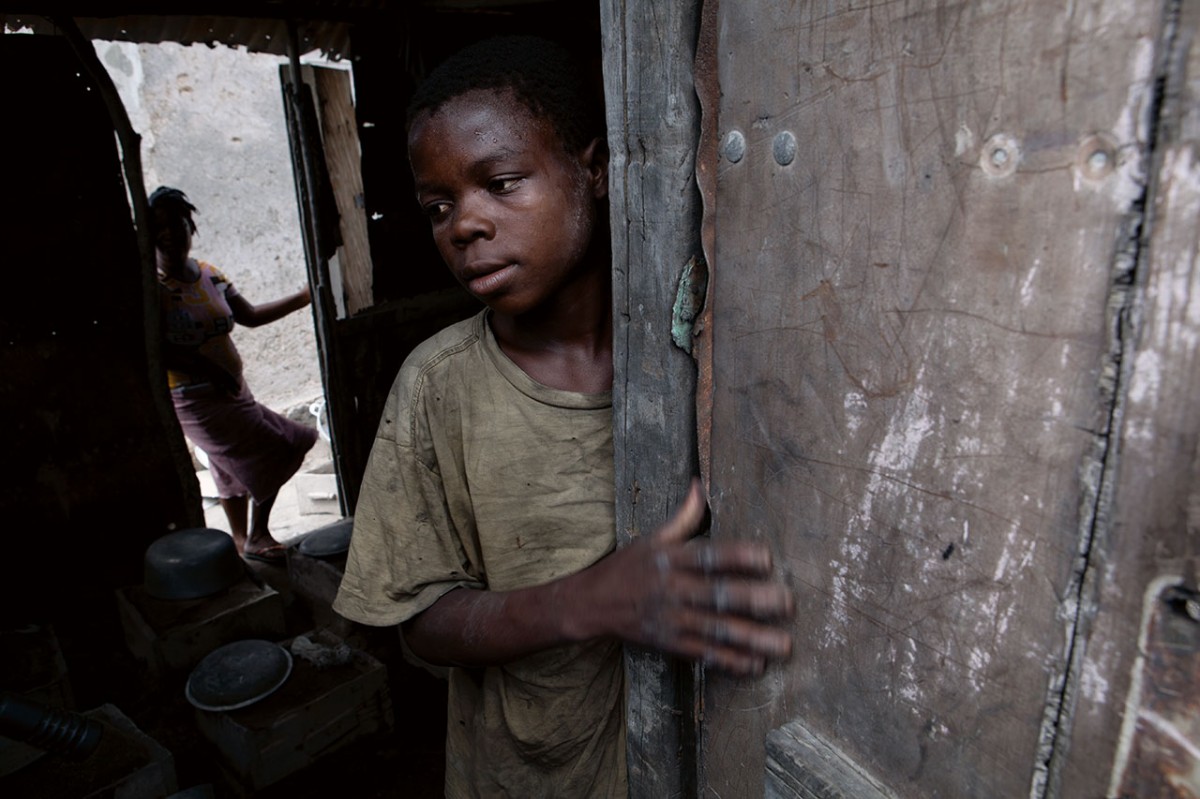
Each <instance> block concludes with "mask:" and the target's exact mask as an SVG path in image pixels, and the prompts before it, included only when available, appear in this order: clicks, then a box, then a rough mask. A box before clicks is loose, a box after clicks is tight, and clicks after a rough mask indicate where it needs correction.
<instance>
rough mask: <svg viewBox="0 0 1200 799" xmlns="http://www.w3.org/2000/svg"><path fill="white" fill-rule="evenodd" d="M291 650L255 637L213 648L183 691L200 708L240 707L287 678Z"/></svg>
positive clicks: (265, 693)
mask: <svg viewBox="0 0 1200 799" xmlns="http://www.w3.org/2000/svg"><path fill="white" fill-rule="evenodd" d="M291 673H292V653H291V652H289V651H287V650H286V649H284V648H283V647H282V646H280V645H279V644H275V643H272V642H270V641H263V640H261V639H257V638H252V639H248V640H245V641H234V642H233V643H231V644H225V645H224V646H222V647H218V648H217V649H214V650H213V651H212V652H209V653H208V654H207V655H205V656H204V659H203V660H201V661H200V662H199V663H198V664H196V668H194V669H192V673H191V674H190V675H189V676H188V681H187V685H186V686H185V688H184V695H185V696H187V700H188V702H190V703H191V704H192V705H193V706H194V707H197V708H199V709H200V710H214V711H225V710H237V709H238V708H243V707H246V706H248V705H252V704H254V703H255V702H257V701H259V700H261V699H265V698H266V697H268V696H270V695H271V694H273V693H274V692H275V691H276V690H278V688H279V687H280V686H281V685H283V684H284V683H285V682H287V678H288V677H289V676H290V675H291Z"/></svg>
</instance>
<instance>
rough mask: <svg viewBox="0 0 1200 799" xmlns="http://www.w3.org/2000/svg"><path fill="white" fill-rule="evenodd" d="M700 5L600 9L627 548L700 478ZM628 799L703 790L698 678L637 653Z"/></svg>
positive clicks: (630, 660)
mask: <svg viewBox="0 0 1200 799" xmlns="http://www.w3.org/2000/svg"><path fill="white" fill-rule="evenodd" d="M697 6H698V4H697V3H696V2H693V0H679V1H678V2H672V3H645V2H636V1H635V2H629V1H627V0H606V1H605V2H602V3H601V6H600V9H601V23H602V29H603V31H604V41H603V49H604V54H603V57H604V80H605V87H604V88H605V97H606V102H607V119H608V138H609V147H610V151H611V161H610V177H609V198H610V207H611V209H612V213H611V218H612V222H613V224H612V244H613V358H614V362H615V369H616V374H617V376H618V377H617V379H616V380H615V381H614V386H613V438H614V448H615V451H616V491H617V494H616V496H617V505H616V522H617V535H618V537H619V539H620V541H621V542H622V543H623V544H624V543H628V542H630V541H631V540H634V539H636V538H637V537H638V536H640V535H643V534H645V533H649V532H651V531H653V530H654V529H655V528H656V527H657V526H658V525H659V524H661V523H662V522H663V521H665V520H666V518H667V516H668V515H669V513H670V512H671V511H672V510H673V509H674V507H675V505H676V504H677V503H678V502H679V501H680V500H681V499H682V497H683V495H684V493H685V492H686V490H687V487H688V483H689V481H690V478H691V477H692V475H694V474H695V473H696V469H697V462H696V451H695V414H694V411H693V403H692V396H693V391H694V386H695V366H694V364H693V363H692V361H691V359H690V357H689V356H688V354H687V353H685V352H684V351H682V350H680V349H678V348H676V347H675V346H674V345H673V344H672V341H671V322H672V308H673V305H674V302H675V297H676V290H677V287H678V285H679V280H680V276H681V275H682V273H683V270H684V267H685V266H686V265H687V263H688V262H689V260H690V259H692V258H693V257H694V256H696V255H698V254H699V253H700V246H699V214H700V206H699V195H698V193H697V191H696V188H695V180H694V177H693V171H694V166H693V163H694V158H695V142H696V132H697V125H698V108H697V103H696V96H695V91H694V89H693V87H692V82H691V65H692V59H693V57H694V48H695V42H696V25H697ZM626 678H627V681H628V702H627V707H628V723H627V732H628V755H629V780H630V796H631V797H635V798H637V797H654V799H664V797H674V796H686V795H690V794H691V793H692V792H693V791H694V762H693V761H694V756H693V750H692V747H693V741H694V719H693V702H692V695H693V688H692V669H691V667H690V666H689V665H686V664H678V663H675V662H674V661H669V660H666V659H664V658H662V657H661V656H659V655H657V654H653V653H649V652H645V651H640V650H634V649H630V650H628V651H627V652H626Z"/></svg>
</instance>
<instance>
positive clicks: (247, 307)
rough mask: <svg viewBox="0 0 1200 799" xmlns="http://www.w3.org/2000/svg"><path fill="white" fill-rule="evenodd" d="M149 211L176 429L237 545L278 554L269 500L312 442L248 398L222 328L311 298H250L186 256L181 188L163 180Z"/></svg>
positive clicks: (255, 321)
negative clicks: (201, 463) (196, 455)
mask: <svg viewBox="0 0 1200 799" xmlns="http://www.w3.org/2000/svg"><path fill="white" fill-rule="evenodd" d="M150 210H151V214H152V216H153V224H154V228H153V232H154V244H155V251H156V262H157V265H158V280H159V284H160V286H161V288H162V291H161V292H160V295H161V298H162V316H163V325H164V338H165V347H164V358H165V360H166V365H167V382H168V385H169V386H170V389H171V399H172V401H173V403H174V405H175V415H176V417H177V418H178V419H179V424H180V426H181V427H182V428H183V432H184V435H186V436H187V437H188V439H190V440H191V441H192V443H194V444H195V445H196V446H197V447H199V448H200V449H202V450H203V451H204V452H205V453H206V454H207V455H208V461H209V468H210V469H211V471H212V476H213V481H214V482H215V483H216V485H217V493H218V495H219V498H220V502H221V507H222V508H224V510H225V515H226V516H227V517H228V518H229V529H230V532H231V533H232V534H233V541H234V543H235V544H236V545H237V549H238V552H240V553H241V554H242V555H243V556H244V557H246V558H248V559H251V560H259V561H265V562H268V563H278V562H281V561H282V560H283V558H284V548H283V545H282V544H280V543H279V542H278V541H276V540H275V539H274V538H273V537H272V536H271V533H270V530H269V529H268V526H267V525H268V521H269V519H270V515H271V507H272V506H273V505H274V504H275V497H276V495H277V494H278V493H279V489H280V487H281V486H282V485H283V484H284V483H285V482H287V481H288V479H290V478H291V476H292V475H293V474H295V473H296V470H297V469H299V468H300V464H301V463H302V462H303V460H304V455H305V453H307V452H308V450H309V449H311V448H312V446H313V444H314V443H316V440H317V431H316V430H315V429H313V428H311V427H306V426H304V425H301V424H297V423H296V422H293V421H291V420H290V419H287V418H285V417H283V416H281V415H280V414H278V413H276V412H274V411H272V410H271V409H270V408H267V407H266V406H264V405H262V404H261V403H259V402H257V401H255V399H254V396H253V395H252V394H251V393H250V389H249V387H248V386H247V385H246V381H245V379H244V377H243V375H242V359H241V357H240V356H239V355H238V351H237V347H235V346H234V343H233V339H232V338H231V336H230V333H231V332H232V330H233V327H234V324H235V323H237V324H241V325H246V326H247V327H258V326H259V325H265V324H268V323H270V322H274V321H275V320H277V319H281V318H282V317H284V316H286V315H288V314H290V313H291V312H293V311H297V310H299V309H301V308H303V307H305V306H306V305H308V304H309V303H310V302H311V301H312V298H311V297H310V295H309V292H308V289H307V288H304V289H301V290H300V291H297V292H296V293H295V294H292V295H289V296H287V297H284V298H283V299H280V300H276V301H274V302H268V303H264V304H263V305H252V304H251V303H250V302H249V301H247V300H246V298H245V297H243V296H242V295H241V294H239V293H238V292H237V290H236V289H235V288H234V287H233V284H232V283H231V282H230V281H229V279H228V278H227V277H225V275H224V273H222V272H221V270H219V269H217V268H216V267H215V266H213V265H212V264H209V263H206V262H204V261H198V260H196V259H195V258H192V257H191V249H192V235H193V234H194V233H195V232H196V223H195V222H194V221H193V219H192V214H193V213H194V212H196V207H195V206H194V205H192V204H191V202H189V201H188V198H187V195H185V194H184V193H183V192H182V191H180V190H179V189H173V188H170V187H168V186H162V187H160V188H158V189H156V190H155V191H154V193H153V194H151V195H150ZM247 510H249V529H248V530H247Z"/></svg>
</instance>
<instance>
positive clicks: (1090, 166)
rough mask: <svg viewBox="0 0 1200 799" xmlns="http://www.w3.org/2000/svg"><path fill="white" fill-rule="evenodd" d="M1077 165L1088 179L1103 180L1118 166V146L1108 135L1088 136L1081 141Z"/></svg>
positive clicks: (1076, 160)
mask: <svg viewBox="0 0 1200 799" xmlns="http://www.w3.org/2000/svg"><path fill="white" fill-rule="evenodd" d="M1075 166H1076V168H1077V169H1078V170H1079V172H1080V174H1082V175H1083V176H1084V177H1085V178H1087V179H1088V180H1102V179H1104V178H1106V177H1108V176H1109V175H1110V174H1112V171H1113V170H1114V169H1116V167H1117V146H1116V144H1115V143H1114V142H1113V141H1112V140H1111V139H1109V138H1108V137H1107V136H1104V135H1101V134H1096V135H1093V136H1088V137H1087V138H1085V139H1084V140H1083V141H1081V142H1080V143H1079V153H1078V154H1077V155H1076V157H1075Z"/></svg>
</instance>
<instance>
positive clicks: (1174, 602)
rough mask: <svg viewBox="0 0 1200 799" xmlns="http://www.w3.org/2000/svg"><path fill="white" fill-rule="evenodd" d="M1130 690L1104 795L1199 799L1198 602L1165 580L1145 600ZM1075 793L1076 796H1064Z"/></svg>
mask: <svg viewBox="0 0 1200 799" xmlns="http://www.w3.org/2000/svg"><path fill="white" fill-rule="evenodd" d="M1144 610H1145V613H1144V616H1143V628H1142V630H1141V634H1140V635H1139V636H1138V648H1137V657H1136V659H1135V664H1134V670H1133V674H1132V681H1131V683H1132V685H1131V691H1130V694H1129V698H1128V701H1127V703H1126V707H1125V717H1124V723H1123V724H1122V725H1121V738H1120V742H1119V748H1118V749H1117V752H1116V757H1115V758H1114V760H1113V767H1112V781H1111V785H1110V788H1109V790H1108V792H1107V793H1106V794H1105V795H1106V796H1114V797H1121V799H1125V797H1130V798H1131V799H1132V798H1133V797H1141V796H1153V797H1158V799H1196V797H1200V692H1197V690H1196V686H1197V685H1200V602H1198V600H1197V594H1196V592H1195V590H1193V589H1189V588H1186V587H1182V586H1181V581H1180V578H1179V577H1178V576H1176V575H1169V576H1165V577H1162V578H1159V579H1157V580H1155V581H1153V582H1152V583H1151V585H1150V588H1149V589H1148V590H1147V592H1146V596H1145V608H1144ZM1066 793H1074V791H1070V790H1068V791H1066Z"/></svg>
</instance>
